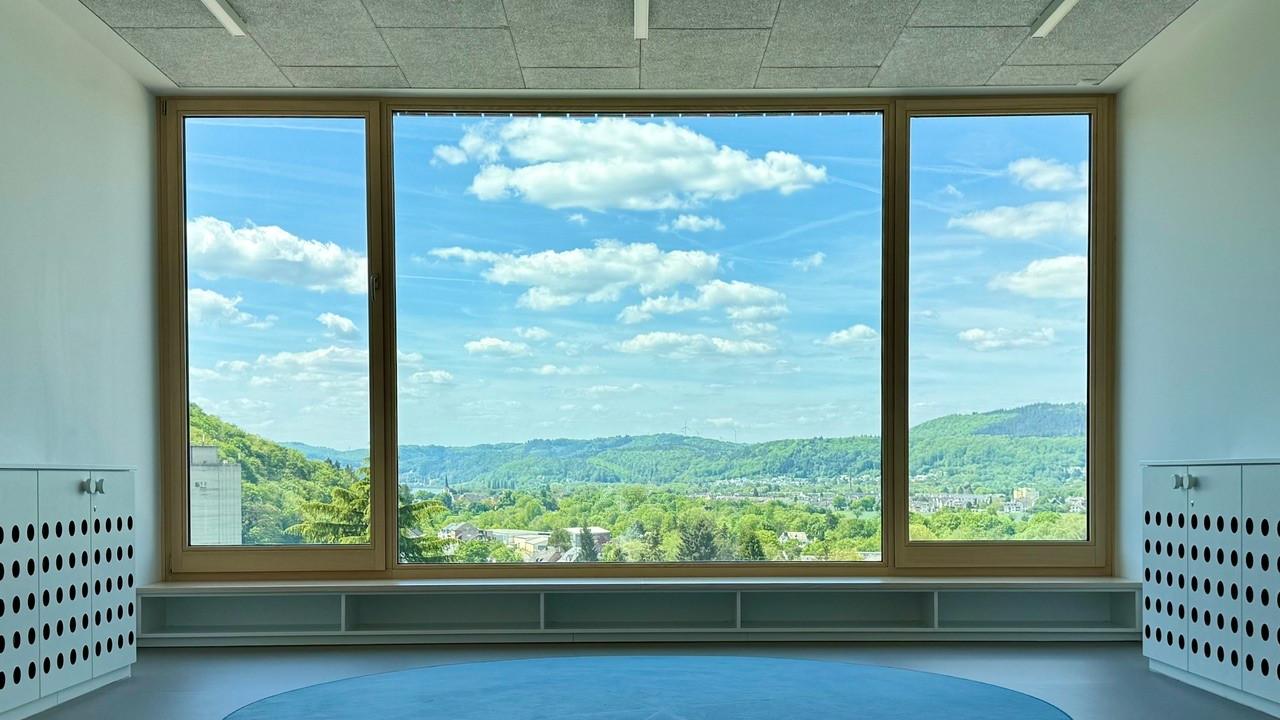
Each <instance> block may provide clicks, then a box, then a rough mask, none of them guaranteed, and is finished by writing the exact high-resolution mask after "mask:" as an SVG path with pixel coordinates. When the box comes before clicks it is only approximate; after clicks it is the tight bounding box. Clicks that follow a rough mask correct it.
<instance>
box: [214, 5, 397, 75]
mask: <svg viewBox="0 0 1280 720" xmlns="http://www.w3.org/2000/svg"><path fill="white" fill-rule="evenodd" d="M231 4H232V7H234V8H235V9H236V11H237V12H238V13H239V14H240V18H241V19H242V20H244V23H245V26H246V27H248V28H252V34H253V39H254V40H257V41H258V44H259V45H261V46H262V49H263V50H265V51H266V53H267V54H268V55H270V56H271V59H272V60H274V61H275V62H276V64H278V65H394V64H395V60H394V59H393V58H392V57H391V52H390V51H388V50H387V44H386V43H384V42H383V41H382V36H381V35H379V34H378V29H377V28H375V27H374V26H373V20H371V19H370V18H369V13H368V12H367V11H366V10H365V9H364V5H363V4H362V3H361V2H360V0H232V3H231Z"/></svg>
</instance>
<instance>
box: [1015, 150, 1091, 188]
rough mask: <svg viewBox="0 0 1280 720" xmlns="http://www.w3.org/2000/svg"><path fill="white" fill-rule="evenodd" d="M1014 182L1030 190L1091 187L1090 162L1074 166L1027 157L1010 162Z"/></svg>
mask: <svg viewBox="0 0 1280 720" xmlns="http://www.w3.org/2000/svg"><path fill="white" fill-rule="evenodd" d="M1009 174H1010V175H1012V176H1013V180H1014V182H1016V183H1018V184H1019V185H1021V186H1022V187H1024V188H1027V189H1028V190H1082V189H1084V188H1087V187H1089V163H1087V162H1082V163H1080V164H1079V165H1077V166H1075V167H1072V166H1070V165H1067V164H1066V163H1061V162H1058V161H1057V160H1044V159H1042V158H1036V157H1026V158H1021V159H1019V160H1014V161H1013V162H1011V163H1009Z"/></svg>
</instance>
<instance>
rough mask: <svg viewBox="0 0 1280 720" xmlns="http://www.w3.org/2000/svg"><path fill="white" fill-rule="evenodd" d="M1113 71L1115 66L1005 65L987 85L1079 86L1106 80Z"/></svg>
mask: <svg viewBox="0 0 1280 720" xmlns="http://www.w3.org/2000/svg"><path fill="white" fill-rule="evenodd" d="M1115 69H1116V66H1115V65H1005V66H1004V67H1002V68H1000V69H999V70H996V74H995V75H992V76H991V79H990V80H988V81H987V84H988V85H1004V86H1007V87H1008V86H1014V85H1046V86H1047V85H1079V84H1080V82H1081V81H1083V80H1093V81H1101V80H1106V79H1107V76H1108V75H1110V74H1111V73H1112V72H1114V71H1115Z"/></svg>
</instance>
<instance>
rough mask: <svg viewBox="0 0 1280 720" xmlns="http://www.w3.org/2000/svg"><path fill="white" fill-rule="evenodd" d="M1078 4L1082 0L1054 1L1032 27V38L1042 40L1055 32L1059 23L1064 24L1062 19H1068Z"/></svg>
mask: <svg viewBox="0 0 1280 720" xmlns="http://www.w3.org/2000/svg"><path fill="white" fill-rule="evenodd" d="M1078 2H1080V0H1053V2H1051V3H1049V7H1047V8H1045V9H1044V12H1042V13H1040V17H1038V18H1036V22H1035V24H1034V25H1032V26H1031V37H1036V38H1042V37H1044V36H1046V35H1048V34H1049V33H1051V32H1053V29H1054V28H1056V27H1058V23H1060V22H1062V18H1064V17H1066V16H1067V13H1069V12H1071V10H1072V9H1073V8H1075V6H1076V3H1078Z"/></svg>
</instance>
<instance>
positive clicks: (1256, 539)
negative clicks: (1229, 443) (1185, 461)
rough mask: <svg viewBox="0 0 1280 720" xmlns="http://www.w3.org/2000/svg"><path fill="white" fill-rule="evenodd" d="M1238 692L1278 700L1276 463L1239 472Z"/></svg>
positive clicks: (1279, 505) (1279, 482)
mask: <svg viewBox="0 0 1280 720" xmlns="http://www.w3.org/2000/svg"><path fill="white" fill-rule="evenodd" d="M1242 481H1243V495H1244V503H1243V507H1244V512H1243V513H1242V514H1243V515H1244V521H1243V522H1244V535H1243V536H1242V537H1241V538H1240V543H1241V546H1242V549H1243V551H1244V570H1243V572H1242V574H1241V583H1242V584H1243V585H1244V605H1243V607H1242V613H1243V615H1244V638H1243V647H1244V678H1243V680H1242V685H1243V688H1242V689H1243V690H1244V691H1245V692H1247V693H1252V694H1254V695H1257V696H1259V697H1264V698H1266V699H1268V700H1272V701H1278V702H1280V465H1249V466H1245V468H1244V470H1243V478H1242Z"/></svg>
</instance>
